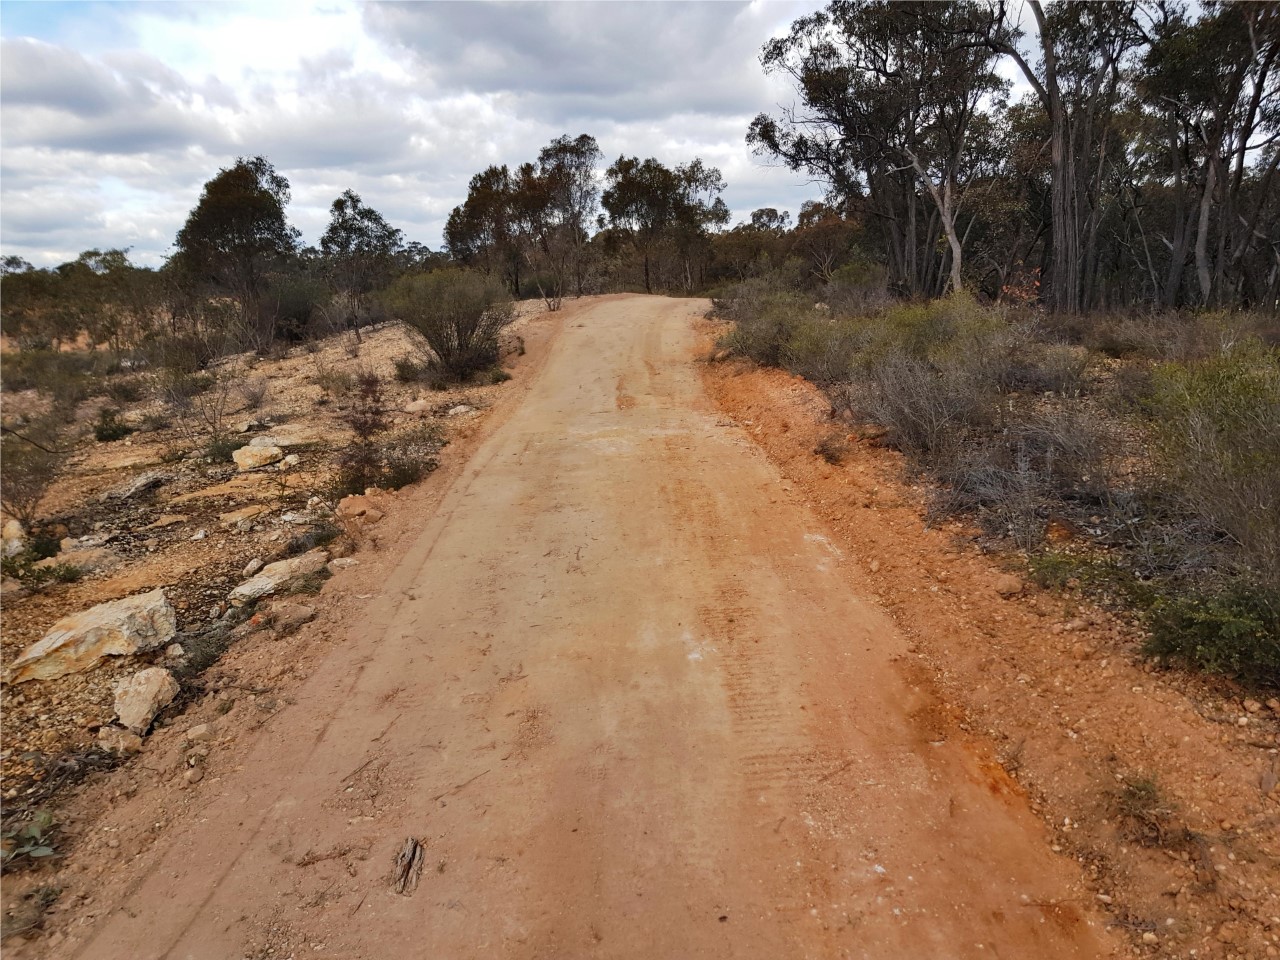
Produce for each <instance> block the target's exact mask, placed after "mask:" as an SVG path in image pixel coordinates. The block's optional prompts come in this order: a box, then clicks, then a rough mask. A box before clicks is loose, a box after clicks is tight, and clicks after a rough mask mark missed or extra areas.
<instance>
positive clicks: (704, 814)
mask: <svg viewBox="0 0 1280 960" xmlns="http://www.w3.org/2000/svg"><path fill="white" fill-rule="evenodd" d="M703 309H705V303H704V302H700V301H689V300H671V299H665V298H659V297H642V296H627V297H612V298H602V299H601V300H598V301H595V302H593V303H589V304H579V305H576V306H574V307H572V308H570V313H569V314H568V315H567V317H566V319H565V321H564V327H563V330H562V332H561V333H560V334H559V335H558V337H557V339H556V340H555V342H554V344H553V345H552V347H551V350H550V353H549V355H548V356H547V358H546V360H545V362H544V364H543V365H542V367H541V369H540V370H539V371H538V372H537V373H536V375H535V379H534V380H533V382H532V383H531V385H530V386H529V388H528V391H527V394H526V396H525V397H524V399H523V400H522V401H521V402H520V403H519V404H518V405H517V406H516V407H515V408H514V409H513V410H512V411H511V412H510V414H509V416H507V417H506V419H505V421H504V422H502V423H500V424H498V425H497V426H496V428H495V429H493V431H492V432H491V433H490V434H489V436H488V437H487V439H486V440H485V441H484V442H483V443H482V444H481V445H480V446H479V448H478V449H477V451H476V452H475V454H474V455H473V456H472V458H471V460H470V461H469V462H468V464H467V466H466V467H465V469H464V470H462V471H461V472H460V474H459V475H458V476H457V478H456V479H455V480H454V482H453V484H452V486H451V487H450V488H449V490H448V491H447V493H446V494H445V496H444V499H443V501H442V503H441V505H440V506H439V508H438V509H437V510H435V511H434V513H433V514H432V515H431V516H424V517H417V518H415V517H408V518H405V517H398V518H391V519H394V520H395V522H397V523H411V524H420V525H421V534H420V536H419V537H418V538H417V539H416V541H415V542H414V544H413V546H412V547H411V548H410V549H409V550H408V552H407V553H406V555H405V556H404V557H403V559H402V560H400V561H399V562H398V565H397V566H396V567H395V570H394V573H392V574H391V575H390V577H389V578H388V580H387V582H386V587H385V591H384V592H383V593H382V594H381V595H380V596H379V597H377V598H375V599H374V600H370V601H367V602H368V604H369V609H368V610H367V612H366V613H365V615H364V616H363V617H362V618H360V620H359V625H358V626H357V627H356V628H354V629H353V631H352V633H351V635H350V636H349V638H348V639H347V641H346V642H345V643H343V644H341V645H337V646H335V647H334V648H333V650H332V652H331V653H330V654H328V655H327V657H326V659H325V660H324V662H323V663H322V664H321V665H320V666H319V667H318V669H317V670H316V671H315V673H314V674H313V676H312V677H311V678H310V679H309V680H308V681H307V682H306V683H305V684H304V685H303V687H302V688H301V690H300V692H299V694H298V695H297V697H296V702H295V703H294V704H293V705H292V706H289V707H287V708H285V709H284V710H283V711H282V712H281V713H280V714H278V715H277V716H276V717H275V718H274V719H273V720H272V722H271V723H270V724H268V725H267V726H266V727H265V728H264V729H263V730H262V731H261V732H260V733H259V734H258V735H256V736H255V737H254V738H253V739H251V740H248V741H247V742H245V743H244V744H243V745H242V749H243V750H244V757H243V762H242V764H241V766H240V767H239V768H238V769H237V770H236V771H235V772H234V773H233V774H231V775H230V776H227V777H224V778H222V779H221V780H220V781H219V782H217V783H207V782H206V783H205V784H203V785H201V787H200V789H201V790H208V791H216V792H217V797H216V799H214V800H213V802H211V803H210V804H209V805H208V806H207V807H205V808H204V810H203V811H202V813H201V816H200V817H199V818H198V820H197V821H196V822H190V823H185V824H184V823H174V824H173V825H171V827H170V829H168V830H167V832H166V833H165V835H164V836H163V837H162V838H161V839H160V840H158V841H157V843H159V844H161V845H162V847H161V849H160V852H159V857H158V860H157V861H156V862H157V864H158V866H157V867H156V868H155V869H153V870H152V871H151V872H150V873H149V875H148V876H147V877H146V878H145V879H143V880H142V881H141V882H139V883H137V884H135V885H134V886H133V887H132V888H131V889H130V891H129V892H128V895H127V897H126V898H125V899H124V901H123V902H122V903H121V904H120V905H119V906H118V907H117V908H115V909H112V910H110V911H109V912H108V913H107V915H106V916H104V917H103V918H102V919H101V920H99V922H98V926H97V929H96V930H95V935H94V936H93V937H92V938H91V939H90V940H89V941H88V942H86V943H82V944H81V945H80V949H79V950H78V952H77V954H76V955H77V956H80V957H84V958H94V960H114V958H120V960H125V958H127V960H139V958H151V957H156V958H158V957H166V958H175V960H177V958H181V960H205V958H208V960H215V958H216V960H225V958H228V957H240V956H254V957H259V956H267V955H271V956H289V955H293V956H295V957H303V956H332V957H344V958H379V960H381V958H391V957H424V958H429V957H432V958H433V957H439V958H450V960H461V958H535V957H536V958H570V957H600V958H645V960H658V958H673V960H674V958H692V957H715V958H729V957H740V958H761V960H764V958H768V960H784V958H800V957H815V958H818V957H821V958H826V957H866V958H885V960H890V958H893V960H902V958H933V960H937V958H952V957H955V958H970V957H972V958H989V957H1003V958H1006V960H1015V958H1036V960H1049V958H1068V957H1069V958H1088V960H1093V958H1096V957H1100V956H1105V955H1108V954H1109V952H1110V950H1111V944H1110V942H1109V940H1108V938H1107V936H1106V935H1105V934H1104V933H1103V932H1102V930H1101V925H1100V922H1099V921H1098V920H1097V919H1096V915H1095V914H1093V912H1092V911H1091V910H1090V909H1089V908H1088V906H1087V903H1088V894H1087V893H1086V892H1083V891H1082V889H1081V888H1080V887H1079V885H1078V871H1077V870H1076V869H1073V867H1074V864H1073V863H1072V862H1071V861H1070V860H1067V859H1065V858H1064V857H1062V856H1060V855H1057V854H1054V853H1052V852H1051V851H1050V849H1049V846H1048V843H1049V841H1048V840H1047V838H1046V836H1045V833H1044V831H1043V828H1042V827H1041V825H1040V824H1039V822H1038V821H1037V820H1036V819H1035V817H1034V816H1033V815H1032V814H1031V813H1030V812H1029V811H1028V809H1027V807H1026V802H1025V800H1024V799H1023V798H1021V797H1020V796H1019V794H1018V792H1017V790H1016V786H1015V785H1014V784H1013V783H1012V781H1010V780H1009V779H1008V778H1007V777H1006V776H1005V775H1004V773H1003V771H1002V770H1000V769H999V768H998V766H996V765H995V764H994V763H992V762H991V761H990V760H989V759H988V758H986V757H985V755H984V754H983V752H982V750H981V749H980V747H979V746H975V745H974V744H972V743H971V742H969V741H967V740H966V739H965V735H963V734H961V733H959V732H958V731H957V729H956V727H955V724H954V722H953V721H952V719H951V718H950V717H949V716H948V714H947V711H946V710H945V709H944V708H943V707H942V706H940V705H939V704H937V703H936V702H934V700H933V698H932V696H931V694H930V692H929V688H928V685H927V683H926V682H925V680H924V677H923V676H922V675H921V673H920V671H919V670H918V669H914V670H913V669H912V668H911V667H910V664H911V661H912V660H913V658H912V657H911V656H910V655H909V654H908V652H907V649H906V644H905V642H904V640H903V638H902V636H901V635H900V633H899V632H898V630H897V629H896V627H895V625H894V624H893V623H892V621H890V620H889V619H888V618H887V617H886V616H885V615H884V614H882V613H881V612H880V611H879V610H877V608H876V607H875V605H874V604H873V603H872V602H869V601H868V600H867V599H865V598H864V597H863V596H860V583H861V577H860V570H859V569H858V567H857V565H856V564H854V563H853V562H852V561H850V560H848V559H846V558H844V557H842V555H841V553H840V551H839V550H838V549H837V548H836V547H835V546H834V545H833V543H832V542H831V541H830V540H829V539H828V538H827V536H826V535H825V533H824V530H823V528H822V526H821V525H820V524H819V523H818V522H817V521H816V520H815V518H814V516H813V515H812V514H811V513H810V512H809V511H808V510H807V509H806V508H805V506H804V505H803V503H802V502H800V500H799V499H798V497H796V496H795V495H793V494H792V493H791V492H790V491H789V490H788V489H787V487H786V485H785V484H784V483H783V482H782V481H781V479H780V477H779V475H778V474H777V472H776V471H775V469H774V468H773V467H772V466H771V465H770V464H769V462H768V461H767V460H766V459H765V457H764V456H763V454H762V453H761V452H760V451H759V449H757V448H756V447H755V446H754V444H753V443H752V442H751V440H750V438H749V436H748V435H747V434H746V433H745V432H744V431H743V430H741V429H740V428H738V427H736V426H734V425H732V424H729V423H728V422H727V421H726V420H724V419H723V417H722V416H721V415H719V414H718V413H717V412H716V410H715V409H713V408H712V406H711V404H710V402H709V401H708V399H707V398H706V397H705V396H704V394H703V391H702V389H701V386H700V382H699V378H698V374H697V369H696V365H695V364H694V362H693V352H694V343H695V332H694V320H695V318H696V316H697V315H698V314H699V313H700V311H702V310H703ZM407 838H414V839H417V840H419V841H420V842H421V845H422V850H421V863H422V866H423V869H422V873H421V877H420V880H419V881H418V883H417V886H416V888H412V889H409V890H407V891H406V892H405V893H397V892H395V890H394V889H393V888H392V886H391V877H392V873H393V866H392V864H393V859H394V857H395V856H396V853H397V852H398V851H400V850H401V849H402V847H403V845H404V843H405V841H406V839H407ZM100 906H101V905H100ZM268 947H270V948H271V949H273V950H274V953H271V954H268V953H267V952H266V950H267V948H268Z"/></svg>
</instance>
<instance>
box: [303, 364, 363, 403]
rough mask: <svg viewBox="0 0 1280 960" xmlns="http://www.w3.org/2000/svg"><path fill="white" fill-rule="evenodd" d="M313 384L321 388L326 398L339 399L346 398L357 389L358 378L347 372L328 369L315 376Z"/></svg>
mask: <svg viewBox="0 0 1280 960" xmlns="http://www.w3.org/2000/svg"><path fill="white" fill-rule="evenodd" d="M311 382H312V383H314V384H315V385H316V386H317V387H319V388H320V390H321V392H322V393H324V395H325V396H326V397H330V398H333V399H337V398H339V397H345V396H346V395H347V394H349V393H350V392H351V391H352V390H353V389H354V388H355V385H356V378H355V377H354V376H352V375H351V374H350V373H348V372H347V371H346V370H334V369H330V368H326V369H321V370H318V371H317V372H316V373H315V374H313V375H312V377H311Z"/></svg>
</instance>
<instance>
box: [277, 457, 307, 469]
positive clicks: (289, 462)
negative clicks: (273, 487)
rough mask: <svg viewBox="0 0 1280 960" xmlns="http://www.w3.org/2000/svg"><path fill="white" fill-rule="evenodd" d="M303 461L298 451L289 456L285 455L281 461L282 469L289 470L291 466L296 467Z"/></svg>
mask: <svg viewBox="0 0 1280 960" xmlns="http://www.w3.org/2000/svg"><path fill="white" fill-rule="evenodd" d="M301 462H302V458H301V457H300V456H298V455H297V454H296V453H291V454H289V455H288V456H287V457H285V458H284V459H283V460H281V461H280V469H281V470H287V469H289V468H291V467H296V466H297V465H298V464H300V463H301Z"/></svg>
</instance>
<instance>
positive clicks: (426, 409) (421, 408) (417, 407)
mask: <svg viewBox="0 0 1280 960" xmlns="http://www.w3.org/2000/svg"><path fill="white" fill-rule="evenodd" d="M404 412H405V413H412V414H417V415H418V416H422V415H424V414H428V413H430V412H431V401H430V400H414V401H413V402H412V403H410V404H406V405H405V408H404Z"/></svg>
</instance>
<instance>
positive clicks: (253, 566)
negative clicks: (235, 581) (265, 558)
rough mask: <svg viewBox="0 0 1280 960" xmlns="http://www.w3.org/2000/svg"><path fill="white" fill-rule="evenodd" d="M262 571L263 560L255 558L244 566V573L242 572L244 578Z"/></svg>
mask: <svg viewBox="0 0 1280 960" xmlns="http://www.w3.org/2000/svg"><path fill="white" fill-rule="evenodd" d="M261 569H262V558H261V557H254V558H253V559H252V560H250V561H249V562H248V563H246V564H245V565H244V571H243V572H242V576H245V577H252V576H253V575H254V574H255V573H257V572H258V571H259V570H261Z"/></svg>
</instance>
